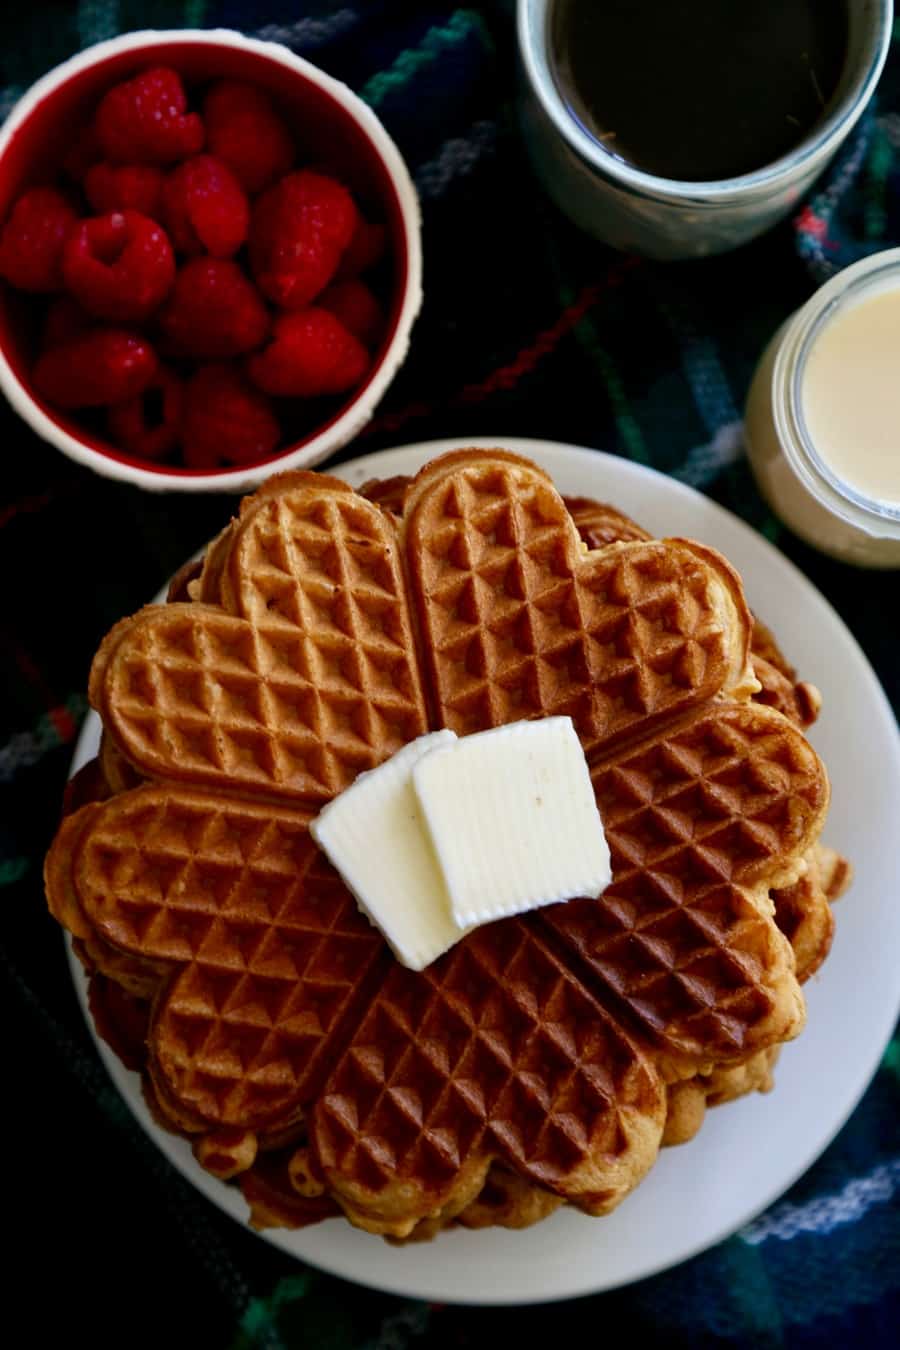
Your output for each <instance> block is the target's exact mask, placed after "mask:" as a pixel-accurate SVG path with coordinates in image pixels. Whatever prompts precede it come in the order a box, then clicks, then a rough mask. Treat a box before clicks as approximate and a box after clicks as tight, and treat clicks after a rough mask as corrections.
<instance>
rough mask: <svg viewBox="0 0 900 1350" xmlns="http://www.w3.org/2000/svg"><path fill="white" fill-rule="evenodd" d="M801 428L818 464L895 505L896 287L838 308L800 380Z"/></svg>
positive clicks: (899, 306) (899, 355)
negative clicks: (818, 461) (805, 430)
mask: <svg viewBox="0 0 900 1350" xmlns="http://www.w3.org/2000/svg"><path fill="white" fill-rule="evenodd" d="M800 400H801V406H802V411H803V420H804V422H805V423H806V428H807V431H808V433H809V436H810V439H811V441H812V444H813V446H814V448H815V450H816V452H817V453H818V455H819V458H820V459H821V461H822V462H823V464H825V465H826V466H827V467H828V468H829V469H830V470H831V471H832V473H833V474H835V475H836V477H837V478H839V479H840V480H842V481H843V482H844V483H846V484H847V485H848V486H849V487H850V488H852V489H855V491H856V492H858V493H860V494H862V495H863V496H865V497H868V498H870V499H873V500H875V501H879V502H884V503H889V504H891V505H896V504H900V287H898V286H897V285H896V283H895V284H894V285H893V286H892V287H891V288H889V289H879V290H876V291H874V292H870V293H869V294H868V295H863V296H862V297H861V298H860V299H859V300H858V301H857V302H856V303H855V304H849V305H848V306H847V307H846V308H845V309H844V308H841V309H839V310H838V311H837V313H836V314H835V315H834V316H833V317H832V318H830V319H829V320H828V321H827V322H826V323H825V324H824V325H823V327H822V329H821V332H820V333H819V335H818V336H817V337H816V338H815V340H814V342H813V344H812V347H811V348H810V350H809V354H808V356H807V358H806V362H805V366H804V369H803V373H802V376H801V389H800Z"/></svg>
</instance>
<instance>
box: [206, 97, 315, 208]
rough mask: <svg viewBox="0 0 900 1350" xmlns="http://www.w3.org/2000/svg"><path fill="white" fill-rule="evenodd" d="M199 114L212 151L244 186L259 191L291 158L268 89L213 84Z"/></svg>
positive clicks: (288, 139)
mask: <svg viewBox="0 0 900 1350" xmlns="http://www.w3.org/2000/svg"><path fill="white" fill-rule="evenodd" d="M203 120H204V122H205V124H206V142H207V146H208V148H209V150H210V152H211V153H212V154H213V155H216V156H218V158H219V159H223V160H224V161H225V163H226V164H228V165H230V167H231V168H232V170H233V171H234V173H235V174H236V176H237V178H238V180H239V181H240V183H241V185H242V186H243V188H244V190H245V191H246V192H261V191H262V189H263V188H266V187H268V186H269V185H270V184H271V183H274V182H275V180H276V178H280V177H281V176H282V174H285V173H287V171H288V169H290V167H291V165H292V164H293V163H294V142H293V140H292V139H291V134H290V132H289V131H288V129H287V127H286V126H285V124H284V122H282V120H281V118H280V117H279V116H278V114H277V113H276V111H275V109H274V108H273V106H272V103H271V100H270V99H269V97H268V95H267V94H265V93H263V91H262V90H261V89H256V88H255V87H254V86H253V85H251V84H241V83H240V82H239V81H237V80H222V81H220V83H219V84H214V85H213V87H212V88H211V89H210V91H209V93H208V94H207V96H206V101H205V102H204V104H203Z"/></svg>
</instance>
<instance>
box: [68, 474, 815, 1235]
mask: <svg viewBox="0 0 900 1350" xmlns="http://www.w3.org/2000/svg"><path fill="white" fill-rule="evenodd" d="M185 588H187V593H188V594H190V595H191V596H192V597H193V599H192V600H191V602H185V601H179V602H176V603H174V604H171V605H168V606H151V607H149V608H148V609H146V610H144V611H141V612H140V613H139V614H138V615H136V616H135V617H134V618H133V619H130V620H125V621H124V622H123V623H121V624H119V625H118V626H117V627H116V628H115V629H114V630H113V632H112V633H111V634H110V635H109V637H108V638H107V640H106V641H105V642H104V644H103V646H102V647H101V650H100V652H99V653H98V657H97V660H96V662H95V666H94V670H93V672H92V680H91V696H92V700H93V702H94V704H95V706H96V707H97V708H98V709H99V711H100V712H101V716H102V718H103V721H104V726H105V729H106V732H107V734H108V736H109V738H110V741H111V743H112V744H113V745H114V747H115V750H116V752H117V753H118V755H119V756H121V757H122V758H123V760H124V762H125V763H127V765H128V766H129V767H130V769H131V770H132V771H133V772H135V773H136V774H138V775H139V776H140V777H142V778H145V779H147V780H148V781H147V782H146V783H144V784H142V785H141V786H138V787H131V788H128V789H126V790H123V791H121V792H119V793H117V794H116V795H115V796H113V797H111V798H110V799H109V800H107V801H102V802H99V803H93V804H89V805H86V806H84V807H82V808H81V810H80V811H78V812H77V813H76V814H75V815H74V816H73V817H71V818H70V820H69V821H67V822H66V823H65V824H64V826H63V827H62V829H61V831H60V834H59V836H58V838H57V841H56V844H55V845H54V849H53V850H52V852H51V855H50V857H49V859H48V865H47V883H48V896H49V900H50V904H51V908H52V909H53V911H54V913H56V914H57V916H58V917H59V918H60V919H61V921H62V922H64V923H65V924H66V925H67V926H68V927H70V928H71V929H72V931H73V932H75V933H76V934H77V935H78V936H79V937H80V938H81V939H82V941H88V940H95V941H97V942H100V943H106V944H108V946H109V947H111V948H113V949H114V950H115V951H116V952H117V953H119V954H121V955H123V956H125V957H128V958H131V959H135V960H137V961H140V962H141V963H143V964H144V966H146V967H148V968H150V969H152V970H153V971H154V972H158V975H159V980H160V984H159V988H158V992H157V994H156V997H155V1000H154V1004H153V1012H152V1016H151V1021H150V1026H149V1033H148V1055H149V1058H148V1092H149V1093H150V1097H151V1099H152V1101H153V1103H154V1109H155V1110H157V1111H158V1112H159V1113H160V1116H161V1118H162V1119H164V1120H165V1122H166V1124H167V1125H169V1126H170V1127H174V1128H177V1129H180V1130H181V1131H183V1132H185V1133H188V1134H193V1135H195V1151H196V1152H197V1155H198V1157H200V1158H201V1159H203V1160H205V1161H206V1163H207V1165H209V1166H211V1167H212V1168H213V1170H215V1171H217V1172H218V1173H219V1174H220V1175H228V1174H231V1172H233V1171H235V1170H237V1169H238V1168H239V1167H241V1166H247V1165H249V1163H248V1162H247V1159H251V1160H252V1159H253V1158H255V1157H256V1150H257V1147H272V1148H275V1147H279V1146H282V1145H283V1144H284V1143H285V1141H286V1140H287V1139H288V1138H289V1137H290V1135H291V1134H292V1133H294V1134H296V1133H298V1132H299V1131H300V1129H301V1126H302V1124H303V1122H306V1124H305V1127H304V1128H306V1129H307V1130H308V1138H309V1143H308V1145H304V1146H303V1147H302V1148H301V1149H299V1150H296V1151H295V1153H294V1156H293V1158H292V1160H291V1162H290V1164H289V1165H288V1175H289V1176H290V1177H291V1179H292V1184H293V1185H294V1187H295V1189H296V1187H297V1185H301V1186H302V1187H307V1188H309V1187H313V1188H319V1190H320V1191H321V1192H322V1194H320V1195H319V1196H318V1197H313V1196H311V1195H310V1196H308V1197H307V1198H310V1199H312V1198H318V1199H319V1200H322V1199H323V1194H324V1196H325V1198H328V1195H329V1194H330V1202H333V1200H334V1199H336V1200H337V1201H338V1202H339V1203H340V1205H341V1207H342V1208H343V1209H344V1211H345V1212H346V1213H348V1214H349V1216H350V1217H351V1218H352V1219H353V1221H354V1222H355V1223H358V1224H359V1225H360V1226H362V1227H366V1228H369V1229H371V1230H373V1231H378V1232H385V1233H388V1234H392V1235H394V1236H398V1237H404V1236H407V1235H409V1234H411V1233H413V1232H414V1230H415V1229H416V1228H417V1225H419V1224H420V1223H421V1222H422V1221H423V1220H428V1219H441V1220H444V1219H446V1218H447V1217H448V1216H452V1215H454V1214H457V1213H459V1212H460V1211H461V1210H463V1209H465V1208H466V1207H467V1206H468V1205H469V1203H470V1202H471V1201H473V1200H474V1199H475V1197H476V1196H477V1195H478V1194H479V1193H480V1192H481V1191H482V1190H483V1187H484V1183H485V1179H486V1177H487V1176H488V1173H489V1169H490V1168H491V1166H492V1165H493V1164H494V1163H495V1162H496V1161H498V1160H500V1161H501V1162H502V1164H503V1166H505V1167H506V1168H507V1169H508V1170H511V1171H513V1172H514V1173H515V1174H516V1176H517V1177H519V1178H520V1179H522V1180H523V1181H524V1182H528V1183H535V1184H537V1185H539V1186H541V1187H542V1188H543V1189H544V1190H546V1191H550V1192H552V1193H553V1194H554V1195H555V1196H557V1197H558V1198H560V1199H562V1200H567V1201H569V1202H570V1203H573V1204H576V1205H578V1206H579V1207H580V1208H583V1209H585V1210H586V1211H588V1212H590V1213H602V1212H605V1211H606V1210H608V1209H610V1208H611V1207H612V1206H613V1205H614V1204H616V1203H617V1202H618V1201H619V1200H620V1199H621V1198H622V1196H623V1195H624V1194H626V1193H627V1191H628V1190H629V1189H630V1188H631V1187H632V1186H633V1185H634V1184H636V1182H637V1181H638V1180H639V1179H640V1177H641V1176H642V1175H643V1174H644V1173H645V1172H646V1170H647V1168H648V1167H649V1166H650V1165H651V1164H652V1161H653V1159H654V1157H655V1155H656V1150H657V1148H658V1145H659V1141H660V1137H661V1134H662V1129H663V1123H664V1117H665V1111H666V1094H665V1089H664V1085H663V1081H662V1077H661V1074H660V1069H662V1070H663V1071H664V1073H665V1075H666V1076H667V1077H671V1076H673V1075H682V1076H684V1075H693V1074H696V1073H697V1072H705V1071H707V1070H708V1069H709V1068H710V1067H711V1066H712V1065H715V1066H716V1067H718V1062H719V1061H720V1060H724V1061H731V1062H733V1063H735V1064H736V1063H739V1062H742V1061H744V1060H746V1059H747V1058H748V1057H749V1056H751V1055H753V1054H756V1053H757V1052H758V1051H759V1050H761V1049H764V1048H765V1047H766V1046H768V1045H771V1044H776V1043H778V1042H780V1041H781V1040H784V1039H785V1038H787V1037H789V1036H791V1035H793V1034H795V1033H796V1032H797V1031H798V1030H799V1028H800V1026H801V1025H802V1020H803V1006H802V1000H801V998H800V995H799V990H798V986H797V983H796V980H795V977H794V973H793V961H792V955H791V950H790V947H789V944H788V943H787V942H786V940H785V939H784V938H783V936H782V935H781V934H780V933H779V931H778V928H777V926H776V925H775V923H774V921H773V919H772V915H771V906H770V903H769V900H768V891H769V889H770V888H771V887H772V886H773V885H779V884H781V885H788V884H791V883H792V882H793V881H794V880H796V878H797V877H798V876H799V874H800V872H801V870H802V866H803V862H802V858H803V855H804V854H805V853H806V852H807V851H808V849H809V848H810V847H811V846H812V844H813V842H814V840H815V839H816V837H817V835H818V832H819V829H820V827H821V821H822V817H823V815H824V812H825V808H826V803H827V782H826V779H825V776H824V771H823V770H822V767H821V765H820V764H819V763H818V761H817V760H816V758H815V756H814V755H813V753H812V751H811V750H810V749H809V747H808V746H807V744H806V742H805V741H804V739H803V737H802V735H801V734H800V733H799V731H798V730H797V729H796V728H794V727H792V726H791V724H790V722H789V721H787V720H786V719H785V717H783V716H782V715H781V714H779V713H778V712H777V711H774V710H772V709H769V708H764V707H757V706H755V705H753V704H751V703H750V702H749V701H748V699H749V695H750V694H751V693H752V692H753V691H754V690H755V689H756V683H755V681H754V680H753V677H752V672H751V668H750V665H749V660H748V652H749V646H750V638H751V628H752V624H751V619H750V616H749V613H748V611H747V608H746V604H745V602H744V599H743V595H742V592H741V588H740V583H739V580H738V579H737V577H736V575H735V574H734V572H733V571H732V570H731V569H730V568H729V567H728V565H727V564H726V563H725V562H724V560H722V559H721V558H720V557H719V555H717V554H715V553H714V552H713V551H712V550H708V549H704V548H703V547H702V546H700V545H696V544H693V543H691V542H688V541H646V540H642V539H635V540H633V541H631V542H625V543H617V544H612V545H608V546H606V547H604V548H602V549H599V550H593V551H586V550H585V548H584V547H583V545H582V544H581V542H580V540H579V537H578V534H577V531H576V530H575V528H574V526H573V524H572V521H571V518H570V517H569V515H568V513H567V512H566V510H565V507H564V505H563V503H562V500H561V499H560V498H559V496H558V494H557V493H556V492H555V491H554V489H553V487H552V484H551V483H550V481H549V479H548V478H547V477H546V475H544V474H543V473H541V472H540V471H539V470H537V469H536V468H535V467H534V466H533V465H530V464H528V463H527V461H523V460H520V459H518V458H516V457H515V456H511V455H507V454H505V453H504V452H501V451H497V452H476V451H470V452H460V453H458V454H456V455H452V456H448V457H445V458H444V459H443V460H440V461H436V462H435V463H434V464H433V465H431V466H429V467H428V468H426V469H425V470H424V471H423V473H422V474H420V475H419V477H418V478H417V479H416V480H415V481H414V483H413V484H412V485H411V487H410V488H409V489H408V490H407V491H406V492H405V494H404V507H403V516H402V519H401V521H400V522H399V524H395V523H394V522H393V521H392V520H391V518H390V517H389V516H388V515H387V514H386V513H385V512H384V511H382V510H380V509H379V508H377V507H376V506H374V505H372V504H371V503H369V502H366V501H365V500H363V499H362V498H361V497H360V496H359V495H358V494H355V493H353V492H351V491H350V489H348V488H347V487H345V486H344V485H343V484H340V483H337V482H335V481H334V480H332V479H329V478H326V477H323V476H320V475H313V474H295V475H285V476H283V477H282V478H280V479H275V480H273V481H272V483H271V484H270V485H268V486H267V487H266V488H265V489H264V490H263V491H261V492H260V493H257V494H256V495H255V496H254V497H252V498H250V499H249V500H248V501H247V502H245V503H244V505H243V507H242V511H241V515H240V518H239V520H238V521H236V522H235V523H234V524H233V525H232V526H230V527H229V528H228V529H227V530H226V531H224V532H223V534H222V535H221V536H220V537H219V539H218V540H216V541H215V542H214V544H213V545H212V547H211V549H210V550H209V552H208V554H207V559H206V562H205V565H204V567H203V570H202V572H201V574H200V575H199V577H194V578H193V579H187V578H182V583H181V586H180V593H181V592H183V591H184V590H185ZM561 712H567V713H570V714H571V715H572V717H573V720H574V721H575V724H576V726H577V727H578V729H579V731H580V734H581V736H582V741H583V744H584V745H585V748H586V750H587V752H588V754H589V755H590V757H591V760H592V764H593V770H594V780H595V783H596V785H597V791H598V802H599V805H600V809H601V812H602V813H603V815H604V821H605V824H606V825H607V830H608V833H609V837H610V842H611V846H612V853H613V865H614V881H613V886H612V887H611V888H610V891H609V892H608V893H607V895H606V896H604V897H601V899H600V900H598V901H591V902H575V903H574V905H572V906H561V907H558V910H557V911H556V912H554V911H552V910H548V911H544V912H543V913H542V914H540V915H533V916H529V917H528V918H527V919H525V920H508V921H504V922H502V923H498V924H495V925H491V926H490V927H488V928H486V929H482V930H478V931H476V932H475V933H473V934H471V935H470V936H469V937H468V938H466V939H465V940H464V941H462V942H461V943H460V944H458V946H457V947H456V948H454V949H453V950H452V951H451V952H450V953H448V955H447V956H446V957H444V958H443V959H442V960H441V961H439V962H437V963H435V964H434V965H433V966H432V967H430V968H429V969H428V970H427V971H425V972H423V973H421V974H414V973H413V972H410V971H408V970H406V969H404V968H402V967H399V966H398V965H397V964H396V962H395V961H394V960H393V958H392V957H390V955H389V953H388V952H387V949H386V947H385V945H384V944H383V943H382V941H381V939H380V937H379V936H378V934H377V933H376V932H375V931H374V930H373V929H371V928H369V927H368V925H367V924H366V923H365V922H364V920H362V919H361V918H360V916H359V915H358V913H357V912H356V909H355V906H354V905H353V903H352V901H351V900H350V897H349V896H348V894H347V892H346V891H345V890H344V888H343V886H342V885H341V883H340V882H339V880H338V878H337V877H336V875H335V874H334V873H333V872H332V871H331V870H330V868H328V867H327V865H326V864H325V862H324V860H323V859H322V858H321V856H320V855H318V854H317V853H316V851H315V849H314V848H313V846H312V844H311V842H310V840H309V837H308V833H307V824H308V820H309V817H310V814H312V813H313V812H314V811H315V810H316V809H318V806H319V804H320V803H321V801H322V800H324V799H325V798H326V797H327V796H328V795H329V794H331V793H333V792H335V791H338V790H340V788H341V787H343V786H344V785H346V783H347V782H349V781H351V780H352V778H353V777H354V776H355V774H356V773H358V772H359V771H360V770H361V769H364V768H368V767H371V766H372V765H373V764H374V763H377V762H379V761H380V760H381V759H383V758H385V757H386V756H387V755H389V754H391V753H393V751H394V750H395V749H396V748H397V747H398V746H399V745H400V744H402V743H403V742H404V741H406V740H408V739H411V738H412V737H413V736H415V735H417V734H419V733H420V731H423V730H425V729H426V728H427V727H429V726H434V725H436V724H439V723H446V724H449V725H451V726H454V727H455V728H456V729H458V730H462V731H465V730H480V729H482V728H484V727H486V726H490V725H497V724H499V723H501V722H504V721H510V720H517V719H519V718H521V717H538V716H545V715H548V714H549V713H561ZM569 910H571V913H570V914H569V917H568V919H567V918H566V917H565V912H566V911H569ZM576 916H581V918H580V919H578V921H576ZM582 920H583V922H582ZM642 969H643V975H642V973H641V971H642ZM259 1166H260V1162H259V1161H256V1162H253V1163H252V1167H253V1170H254V1171H256V1169H257V1168H258V1167H259Z"/></svg>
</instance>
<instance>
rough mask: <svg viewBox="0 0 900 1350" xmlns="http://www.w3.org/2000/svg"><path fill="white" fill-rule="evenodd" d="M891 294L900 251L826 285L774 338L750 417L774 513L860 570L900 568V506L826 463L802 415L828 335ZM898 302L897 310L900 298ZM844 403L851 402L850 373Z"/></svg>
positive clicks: (759, 472) (759, 470) (752, 451)
mask: <svg viewBox="0 0 900 1350" xmlns="http://www.w3.org/2000/svg"><path fill="white" fill-rule="evenodd" d="M886 291H897V292H900V248H893V249H887V250H886V251H884V252H882V253H875V254H873V255H872V256H871V257H869V258H865V259H863V260H862V261H861V262H858V263H854V264H853V266H852V267H847V268H845V269H844V270H843V271H842V272H839V273H838V274H837V275H836V276H834V277H832V278H831V280H830V281H828V282H826V284H825V285H824V286H822V287H821V288H820V289H819V290H818V291H816V293H815V295H813V296H812V297H811V299H809V300H808V301H807V302H806V304H805V305H803V306H802V307H801V308H800V309H799V310H797V312H796V313H795V314H793V315H792V316H791V317H790V318H789V319H787V320H786V321H785V323H783V324H782V326H781V328H779V330H778V332H777V333H776V334H775V336H774V337H773V338H772V341H771V342H770V343H769V345H768V347H767V348H766V350H765V352H764V353H763V356H762V358H761V360H760V363H759V365H758V367H757V369H756V373H755V375H754V377H753V381H752V383H751V386H750V392H749V394H748V397H747V407H746V413H745V428H744V429H745V439H746V445H747V455H748V458H749V460H750V464H751V466H752V468H753V472H754V475H755V477H756V481H757V483H758V485H759V489H760V491H761V492H762V494H763V496H764V497H765V498H766V500H767V501H768V503H769V505H770V506H771V507H772V510H773V511H774V512H775V513H776V515H778V516H780V517H781V519H782V520H783V521H784V522H785V524H786V525H788V526H789V527H790V529H792V530H793V531H794V533H795V534H798V535H799V536H800V537H801V539H805V540H806V542H807V543H808V544H811V545H812V547H813V548H816V549H819V550H821V552H823V553H828V554H830V555H831V556H832V557H834V558H839V559H840V560H841V561H843V562H850V563H856V564H857V565H858V566H860V567H881V568H886V567H900V501H893V500H881V499H875V498H873V497H869V496H867V495H865V494H864V493H863V492H861V491H860V490H859V489H858V488H856V487H854V486H853V485H851V484H850V483H848V482H846V481H844V480H843V479H842V478H841V477H840V476H839V475H838V474H837V473H836V472H835V470H834V468H833V467H832V466H831V465H829V464H828V463H827V461H826V459H825V458H824V457H823V455H822V454H821V453H820V448H819V447H817V446H816V444H815V442H814V439H813V437H812V435H811V433H810V429H809V425H808V422H807V419H806V417H805V416H804V409H803V385H804V376H805V373H806V369H807V362H808V360H809V356H810V353H811V351H812V349H813V347H814V345H815V343H816V340H817V339H818V338H819V337H820V336H821V334H822V332H823V330H824V329H825V328H826V327H827V326H828V325H830V324H832V323H834V321H835V320H836V319H837V318H838V317H839V316H840V315H841V314H842V313H845V312H846V311H847V309H849V308H850V307H855V306H856V305H859V304H860V303H861V302H863V301H865V300H868V299H869V298H873V297H874V296H876V295H880V294H882V293H884V292H886ZM897 305H898V313H900V294H898V297H897ZM898 379H900V371H898ZM847 398H848V399H852V398H853V390H852V387H851V384H850V379H849V375H848V386H847ZM897 454H898V456H900V426H898V429H897Z"/></svg>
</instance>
